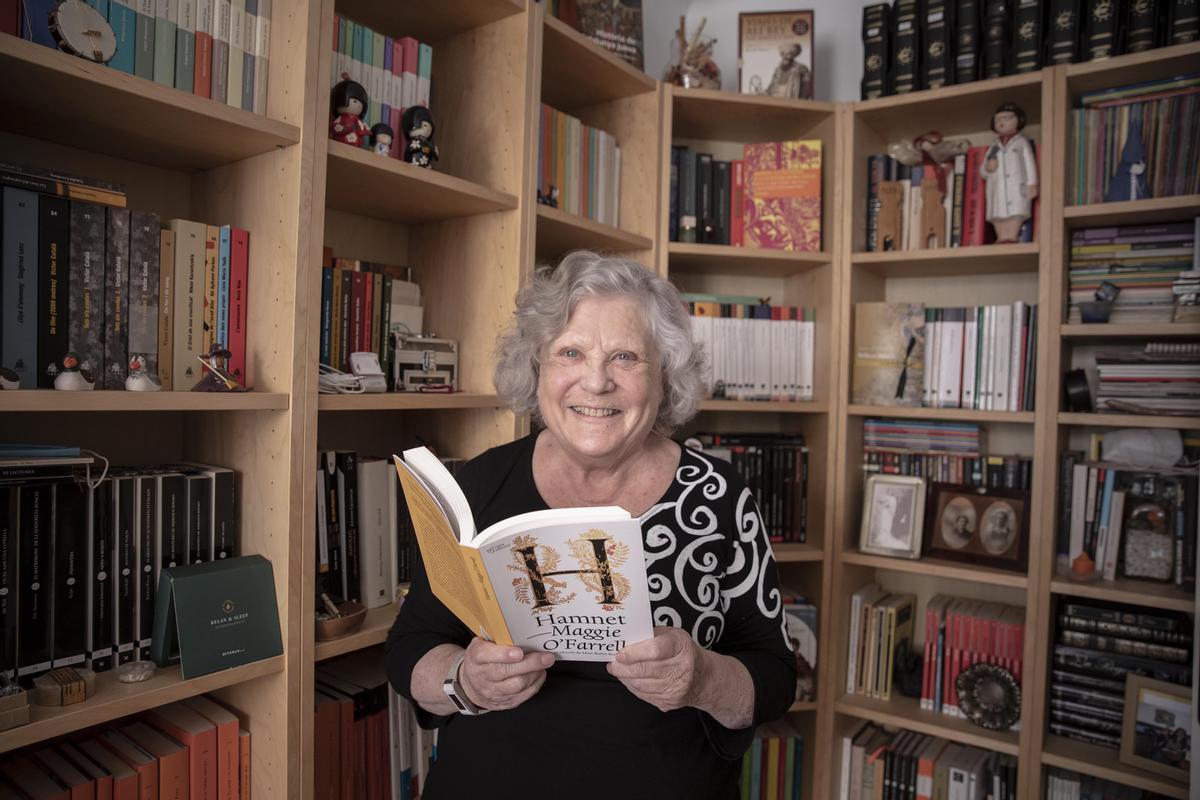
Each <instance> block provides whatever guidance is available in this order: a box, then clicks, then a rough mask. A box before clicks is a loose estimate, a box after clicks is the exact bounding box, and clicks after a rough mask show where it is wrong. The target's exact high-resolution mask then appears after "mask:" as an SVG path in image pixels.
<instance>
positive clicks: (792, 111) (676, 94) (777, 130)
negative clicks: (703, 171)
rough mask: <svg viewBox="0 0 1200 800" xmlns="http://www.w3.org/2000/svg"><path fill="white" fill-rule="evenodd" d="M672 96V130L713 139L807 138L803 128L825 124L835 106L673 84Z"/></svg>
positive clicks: (690, 136) (686, 134)
mask: <svg viewBox="0 0 1200 800" xmlns="http://www.w3.org/2000/svg"><path fill="white" fill-rule="evenodd" d="M671 100H672V103H671V105H672V121H671V124H672V134H673V135H675V136H679V137H684V138H688V139H701V140H710V141H733V142H769V141H783V140H785V139H796V138H804V137H803V136H799V135H798V134H799V132H801V131H804V130H807V129H811V128H814V127H817V126H819V125H821V124H822V123H824V122H825V121H826V120H827V119H828V118H829V117H831V116H832V115H833V113H834V110H835V105H834V104H833V103H822V102H817V101H813V100H786V99H782V98H778V97H766V96H763V95H746V94H737V93H735V92H722V91H717V90H715V89H683V88H680V87H678V86H672V87H671Z"/></svg>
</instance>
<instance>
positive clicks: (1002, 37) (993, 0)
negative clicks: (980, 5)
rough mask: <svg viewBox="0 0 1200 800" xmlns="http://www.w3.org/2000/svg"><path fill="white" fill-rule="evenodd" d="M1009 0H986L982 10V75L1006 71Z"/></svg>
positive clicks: (992, 75)
mask: <svg viewBox="0 0 1200 800" xmlns="http://www.w3.org/2000/svg"><path fill="white" fill-rule="evenodd" d="M1009 10H1010V6H1009V0H986V3H985V4H984V12H983V77H984V79H987V78H999V77H1000V76H1002V75H1005V74H1007V73H1008V51H1009V48H1010V47H1011V43H1010V41H1009V33H1008V26H1009Z"/></svg>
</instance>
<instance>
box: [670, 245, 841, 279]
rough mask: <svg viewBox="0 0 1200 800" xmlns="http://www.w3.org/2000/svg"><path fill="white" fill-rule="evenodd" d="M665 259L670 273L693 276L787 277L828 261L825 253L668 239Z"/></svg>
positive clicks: (827, 255) (831, 258)
mask: <svg viewBox="0 0 1200 800" xmlns="http://www.w3.org/2000/svg"><path fill="white" fill-rule="evenodd" d="M667 258H668V262H669V265H670V267H669V268H670V271H671V272H672V273H678V272H684V273H690V274H693V275H700V274H714V275H719V274H724V273H738V274H740V275H757V276H760V277H766V278H786V277H788V276H790V275H798V274H800V273H802V272H807V271H808V270H810V269H814V268H816V267H820V266H822V265H824V264H828V263H829V262H830V261H832V260H833V256H832V255H831V254H829V253H828V252H825V251H822V252H819V253H797V252H789V251H787V250H767V249H765V248H764V249H760V248H754V247H731V246H729V245H727V244H689V243H686V242H671V243H670V244H668V245H667Z"/></svg>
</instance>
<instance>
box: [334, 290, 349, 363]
mask: <svg viewBox="0 0 1200 800" xmlns="http://www.w3.org/2000/svg"><path fill="white" fill-rule="evenodd" d="M341 273H342V281H341V284H342V293H341V303H340V304H339V305H340V307H341V324H340V325H339V326H338V363H337V364H336V365H335V366H336V367H337V368H338V369H340V370H341V371H342V372H347V371H349V369H350V352H351V350H353V345H352V343H351V342H352V338H351V337H352V332H353V327H352V321H353V313H352V311H353V307H354V273H353V272H352V271H350V270H348V269H342V270H341ZM335 280H336V277H335Z"/></svg>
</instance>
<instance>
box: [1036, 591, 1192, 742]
mask: <svg viewBox="0 0 1200 800" xmlns="http://www.w3.org/2000/svg"><path fill="white" fill-rule="evenodd" d="M1192 644H1193V643H1192V621H1191V620H1190V619H1189V618H1188V616H1187V615H1185V614H1172V613H1170V612H1164V611H1158V610H1155V611H1153V612H1147V610H1146V609H1143V608H1139V607H1137V606H1128V605H1124V604H1116V603H1099V602H1096V601H1086V602H1085V601H1080V600H1077V599H1074V598H1066V599H1064V601H1063V602H1062V604H1061V605H1060V606H1059V608H1058V613H1057V632H1056V636H1055V645H1054V653H1053V667H1052V670H1051V678H1050V720H1049V723H1048V725H1049V731H1050V733H1053V734H1055V735H1058V736H1065V737H1067V738H1069V739H1076V740H1078V741H1083V742H1088V743H1090V744H1096V745H1101V746H1104V747H1111V748H1117V747H1119V746H1120V743H1121V731H1122V720H1123V719H1124V714H1125V678H1126V676H1128V675H1144V676H1148V677H1151V678H1154V679H1156V680H1160V681H1166V682H1168V683H1174V684H1178V685H1180V686H1190V685H1191V682H1192V667H1191V662H1192Z"/></svg>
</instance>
